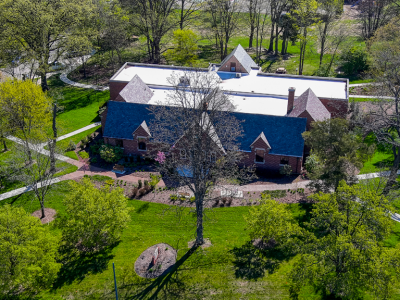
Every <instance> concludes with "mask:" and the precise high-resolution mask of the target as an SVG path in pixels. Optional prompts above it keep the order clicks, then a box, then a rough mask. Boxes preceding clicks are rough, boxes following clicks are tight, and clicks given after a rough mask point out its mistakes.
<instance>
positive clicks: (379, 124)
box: [358, 24, 400, 195]
mask: <svg viewBox="0 0 400 300" xmlns="http://www.w3.org/2000/svg"><path fill="white" fill-rule="evenodd" d="M399 29H400V28H399V26H398V25H395V24H388V25H387V26H385V27H382V28H381V29H379V30H378V31H377V32H376V34H375V37H374V39H372V41H371V44H370V53H371V55H372V58H373V71H372V74H373V78H374V79H375V82H376V85H375V86H376V89H377V94H378V99H377V101H376V102H374V103H375V104H376V105H374V106H373V107H372V108H371V109H370V110H369V111H367V112H366V113H365V114H364V115H361V117H360V118H358V121H359V124H360V125H361V126H362V127H363V128H364V130H365V131H366V132H373V133H374V134H375V136H376V138H377V140H378V141H379V142H380V143H384V144H386V145H389V146H390V147H391V148H392V152H393V156H394V161H393V165H392V166H391V168H390V174H389V177H388V180H387V183H386V186H385V188H384V189H383V194H385V195H387V194H388V193H389V192H390V190H391V189H392V188H393V187H394V186H395V185H396V179H397V172H398V170H399V166H400V30H399Z"/></svg>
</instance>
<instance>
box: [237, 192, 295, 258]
mask: <svg viewBox="0 0 400 300" xmlns="http://www.w3.org/2000/svg"><path fill="white" fill-rule="evenodd" d="M245 219H246V223H247V228H246V229H247V231H248V232H249V235H250V238H251V239H252V240H255V239H261V240H262V242H263V243H265V244H268V243H269V244H271V245H275V246H276V247H279V248H281V249H285V248H286V247H290V248H291V247H293V246H295V244H298V242H295V241H296V240H297V238H298V237H299V236H301V234H302V233H301V228H300V227H299V225H298V224H297V222H296V220H295V219H294V218H293V216H292V214H291V212H290V211H289V209H288V207H287V205H286V204H283V203H279V202H278V201H275V200H273V199H270V197H267V198H263V199H261V205H258V206H253V207H251V209H250V211H249V214H248V215H247V216H245ZM291 250H295V249H291ZM296 251H298V249H297V250H296Z"/></svg>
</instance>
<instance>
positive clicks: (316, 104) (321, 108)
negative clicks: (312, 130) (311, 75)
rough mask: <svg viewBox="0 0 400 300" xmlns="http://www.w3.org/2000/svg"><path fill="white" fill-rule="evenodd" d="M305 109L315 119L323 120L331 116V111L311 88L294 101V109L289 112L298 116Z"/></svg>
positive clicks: (291, 115) (292, 115)
mask: <svg viewBox="0 0 400 300" xmlns="http://www.w3.org/2000/svg"><path fill="white" fill-rule="evenodd" d="M305 111H307V112H308V114H309V115H310V116H311V118H312V119H313V121H323V120H326V119H330V117H331V113H330V112H329V111H328V110H327V109H326V107H325V105H323V104H322V102H321V100H319V99H318V97H317V96H316V95H315V94H314V92H313V91H312V90H311V89H310V88H308V89H307V90H306V91H305V92H304V93H303V94H301V95H300V96H299V97H298V98H297V99H296V100H295V101H294V104H293V110H292V111H291V112H290V113H289V116H290V117H298V116H300V115H301V114H302V113H303V112H305Z"/></svg>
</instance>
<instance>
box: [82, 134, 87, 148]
mask: <svg viewBox="0 0 400 300" xmlns="http://www.w3.org/2000/svg"><path fill="white" fill-rule="evenodd" d="M87 143H89V139H88V137H87V136H85V137H84V138H83V139H81V148H84V147H85V146H86V145H87Z"/></svg>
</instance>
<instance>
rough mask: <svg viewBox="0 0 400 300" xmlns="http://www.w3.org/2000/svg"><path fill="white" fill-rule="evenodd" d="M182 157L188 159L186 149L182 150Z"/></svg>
mask: <svg viewBox="0 0 400 300" xmlns="http://www.w3.org/2000/svg"><path fill="white" fill-rule="evenodd" d="M181 159H186V150H184V149H182V150H181Z"/></svg>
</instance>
